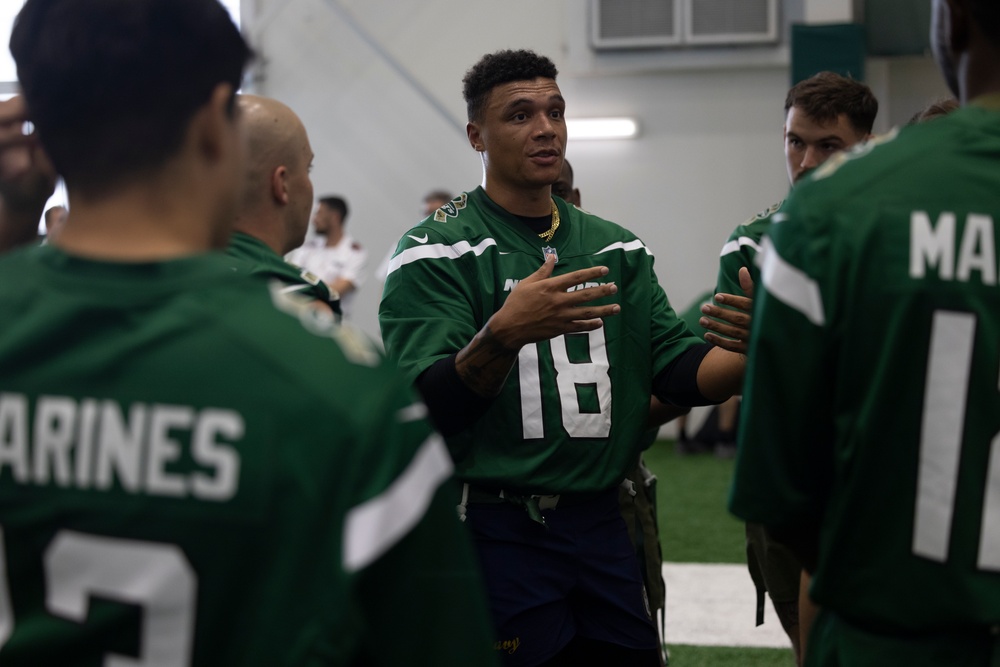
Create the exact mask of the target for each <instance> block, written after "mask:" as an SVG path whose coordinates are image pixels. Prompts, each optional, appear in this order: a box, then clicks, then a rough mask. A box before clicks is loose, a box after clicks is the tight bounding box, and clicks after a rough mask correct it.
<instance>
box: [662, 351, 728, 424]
mask: <svg viewBox="0 0 1000 667" xmlns="http://www.w3.org/2000/svg"><path fill="white" fill-rule="evenodd" d="M712 347H713V346H712V344H711V343H702V344H701V345H698V346H696V347H692V348H690V349H688V350H687V351H686V352H684V354H682V355H681V356H679V357H677V358H676V359H674V360H673V361H672V362H670V364H669V365H668V366H667V367H666V368H664V369H663V370H662V371H660V372H659V373H657V374H656V377H654V378H653V396H656V397H657V398H658V399H660V400H661V401H663V402H664V403H669V404H671V405H677V406H680V407H684V408H690V407H693V406H696V405H714V404H716V403H719V402H720V401H712V400H709V399H707V398H705V397H704V396H703V395H702V393H701V392H700V391H699V390H698V367H699V366H701V362H702V360H703V359H704V358H705V355H707V354H708V353H709V351H710V350H711V349H712Z"/></svg>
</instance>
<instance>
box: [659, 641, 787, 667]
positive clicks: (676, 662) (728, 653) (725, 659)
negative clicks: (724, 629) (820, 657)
mask: <svg viewBox="0 0 1000 667" xmlns="http://www.w3.org/2000/svg"><path fill="white" fill-rule="evenodd" d="M670 667H795V657H794V656H793V655H792V651H791V649H780V648H742V647H735V646H734V647H724V646H671V647H670Z"/></svg>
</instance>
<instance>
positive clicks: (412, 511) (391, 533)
mask: <svg viewBox="0 0 1000 667" xmlns="http://www.w3.org/2000/svg"><path fill="white" fill-rule="evenodd" d="M451 472H452V464H451V458H450V457H449V455H448V449H447V448H446V447H445V444H444V440H443V439H442V438H441V436H439V435H437V434H434V435H431V436H430V437H429V438H427V440H425V441H424V443H423V444H422V445H421V446H420V449H419V450H418V451H417V454H416V456H414V457H413V460H412V461H411V462H410V465H409V466H407V468H406V470H404V471H403V474H401V475H400V476H399V477H397V478H396V480H395V481H394V482H393V483H392V484H391V485H390V486H389V488H387V489H386V490H385V491H384V492H383V493H381V494H380V495H378V496H375V497H374V498H372V499H370V500H367V501H365V502H364V503H362V504H360V505H358V506H357V507H354V508H352V509H351V510H350V511H349V512H348V513H347V518H346V520H345V522H344V569H345V570H347V571H348V572H357V571H358V570H361V569H363V568H365V567H367V566H368V565H371V564H372V563H373V562H375V561H376V560H378V558H379V557H380V556H382V554H384V553H385V552H387V551H388V550H389V549H391V548H392V547H393V545H395V544H396V543H397V542H399V541H400V540H402V539H403V538H404V537H406V535H407V533H409V532H410V531H411V530H412V529H413V528H414V527H415V526H416V525H417V524H418V523H420V520H421V519H422V518H423V516H424V513H425V512H426V511H427V507H428V506H429V505H430V503H431V499H432V498H433V497H434V493H435V492H436V491H437V489H438V487H439V486H441V483H442V482H443V481H444V480H446V479H447V478H448V477H449V476H450V475H451Z"/></svg>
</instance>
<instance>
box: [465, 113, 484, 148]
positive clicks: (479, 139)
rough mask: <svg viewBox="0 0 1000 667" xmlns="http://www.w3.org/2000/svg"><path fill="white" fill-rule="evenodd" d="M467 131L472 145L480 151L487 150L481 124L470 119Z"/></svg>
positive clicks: (466, 127)
mask: <svg viewBox="0 0 1000 667" xmlns="http://www.w3.org/2000/svg"><path fill="white" fill-rule="evenodd" d="M465 133H466V134H467V135H468V137H469V145H470V146H472V147H473V148H474V149H476V150H477V151H478V152H480V153H482V152H483V151H484V150H486V147H485V146H484V145H483V135H482V133H481V132H480V131H479V125H477V124H476V123H474V122H472V121H471V120H470V121H469V122H468V123H467V124H466V126H465Z"/></svg>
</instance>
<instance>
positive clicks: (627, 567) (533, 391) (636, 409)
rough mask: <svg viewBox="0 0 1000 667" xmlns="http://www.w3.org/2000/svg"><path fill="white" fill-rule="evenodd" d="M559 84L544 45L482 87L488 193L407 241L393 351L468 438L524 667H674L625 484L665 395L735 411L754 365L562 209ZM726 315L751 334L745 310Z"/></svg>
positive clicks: (446, 420) (601, 225)
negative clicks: (650, 595)
mask: <svg viewBox="0 0 1000 667" xmlns="http://www.w3.org/2000/svg"><path fill="white" fill-rule="evenodd" d="M555 78H556V68H555V66H554V65H553V63H552V62H551V61H550V60H549V59H548V58H544V57H541V56H538V55H536V54H534V53H532V52H529V51H501V52H498V53H494V54H490V55H487V56H485V57H483V58H482V59H481V60H480V61H479V63H477V64H476V65H475V66H474V67H473V68H472V69H471V70H470V71H469V72H468V73H467V74H466V77H465V80H464V83H465V88H464V93H465V99H466V102H467V104H468V118H469V123H468V125H467V131H468V138H469V143H470V145H471V146H472V147H473V149H475V150H476V151H478V152H480V153H481V154H482V158H483V165H484V169H485V184H484V186H483V187H479V188H476V189H475V190H473V191H471V192H467V193H463V194H461V195H459V196H458V197H456V198H455V199H453V200H452V201H451V202H450V203H449V204H448V205H447V206H444V207H442V208H440V209H438V210H437V211H436V212H435V213H434V215H433V216H431V217H429V218H427V219H426V220H424V221H423V222H422V223H421V224H420V225H418V226H416V227H414V228H413V229H411V230H409V231H408V232H407V233H406V234H404V235H403V237H402V238H401V240H400V242H399V245H398V248H397V251H396V254H395V256H394V257H393V259H392V260H391V262H390V266H389V275H388V279H387V281H386V285H385V291H384V293H383V297H382V303H381V308H380V321H381V325H382V334H383V340H384V341H385V343H386V348H387V352H388V353H389V354H390V356H392V357H394V358H395V359H396V360H397V361H398V362H399V364H400V367H401V368H402V369H403V371H404V372H405V373H406V375H407V377H408V378H410V379H411V380H414V381H416V383H417V385H418V387H419V388H420V389H421V392H422V394H423V396H424V399H425V401H427V402H428V407H429V409H430V410H431V415H432V418H433V419H434V421H435V422H436V424H437V425H438V427H439V428H440V429H441V430H442V431H443V432H444V433H445V434H446V435H448V436H449V440H448V444H449V447H450V449H451V453H452V456H453V457H454V459H455V462H456V468H457V475H458V477H459V478H460V480H461V481H463V482H465V485H464V487H463V494H462V497H461V499H460V500H459V505H460V512H462V513H463V514H464V516H465V518H466V523H467V525H468V526H469V528H470V529H471V530H472V532H473V534H474V536H475V538H476V544H477V548H478V550H479V557H480V562H481V563H482V564H483V567H484V571H485V574H486V579H487V587H488V588H489V589H490V597H491V606H492V611H493V617H494V623H495V625H496V630H497V633H498V637H497V640H498V645H499V646H503V647H508V648H507V650H505V651H504V652H503V658H504V660H505V662H506V663H507V664H510V665H539V664H546V663H549V664H563V663H562V662H552V663H550V662H549V661H566V664H586V663H583V662H579V661H581V660H589V661H591V662H589V664H609V665H610V664H621V665H626V664H627V665H633V664H634V665H658V664H659V657H658V640H657V636H656V632H655V629H654V627H653V624H652V622H651V620H650V618H649V612H648V608H647V606H646V603H645V601H644V599H643V587H642V583H641V580H640V577H639V568H638V563H637V560H636V557H635V552H634V550H633V549H632V545H631V544H630V542H629V539H628V532H627V530H626V526H625V524H624V521H623V520H622V516H621V513H620V511H619V507H618V486H619V484H620V483H621V482H622V480H623V479H624V478H625V475H626V474H627V473H628V472H629V470H630V469H632V468H633V467H634V466H635V462H636V460H637V457H638V453H639V446H640V445H639V443H640V442H641V441H640V436H641V434H642V433H643V431H644V430H645V429H646V428H647V423H648V422H647V417H648V415H649V411H650V395H651V394H653V395H656V396H658V397H660V398H662V399H664V400H666V401H668V402H672V403H679V404H681V405H692V404H698V403H707V402H713V401H721V400H724V399H725V398H727V397H729V396H730V395H731V394H733V393H734V392H736V391H738V390H739V388H740V387H741V384H742V375H743V359H742V357H741V356H740V355H738V354H734V353H732V352H729V351H727V350H726V349H723V348H720V347H714V346H712V345H710V344H707V343H704V342H703V341H702V340H700V339H699V338H696V337H694V336H692V335H691V334H690V333H689V332H688V330H687V328H686V327H685V326H684V324H683V322H681V321H680V319H678V318H677V316H676V314H675V313H674V311H673V309H671V308H670V305H669V303H668V301H667V298H666V295H665V294H664V292H663V289H662V288H661V287H660V286H659V283H658V282H657V279H656V274H655V273H654V272H653V261H652V255H651V253H650V251H649V249H648V248H647V247H646V246H645V244H643V242H642V241H641V240H640V239H638V238H636V237H635V235H633V234H631V233H630V232H628V231H627V230H625V229H624V228H622V227H620V226H618V225H616V224H614V223H612V222H609V221H607V220H603V219H601V218H599V217H597V216H594V215H590V214H588V213H586V212H584V211H582V210H580V209H578V208H576V207H574V206H569V205H567V204H566V202H564V201H563V200H562V199H559V198H553V197H552V196H551V184H552V183H553V182H554V181H556V179H557V178H558V177H559V173H560V170H561V168H562V164H563V154H564V149H565V146H566V125H565V121H564V118H563V110H564V108H565V101H564V99H563V97H562V94H561V93H560V91H559V87H558V85H557V84H556V81H555ZM724 301H725V302H727V303H730V302H731V303H743V304H744V305H745V304H746V302H747V301H748V299H747V298H746V297H742V296H741V297H736V296H731V297H727V298H725V299H724ZM717 311H718V314H723V313H725V316H726V317H728V318H729V319H730V320H731V321H732V322H735V323H736V324H729V323H722V324H720V325H719V330H720V332H721V333H726V332H727V331H728V332H730V333H733V334H735V336H736V338H738V339H745V337H746V336H745V332H742V331H740V330H739V329H740V327H739V326H737V325H738V324H740V323H743V324H745V323H746V318H745V317H744V316H743V314H741V313H736V312H734V311H725V310H723V309H721V308H718V309H717ZM712 337H713V339H719V340H721V338H720V337H719V336H716V335H715V334H712ZM722 344H723V345H727V346H730V347H740V345H741V344H740V343H736V345H732V342H731V341H730V342H722Z"/></svg>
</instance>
